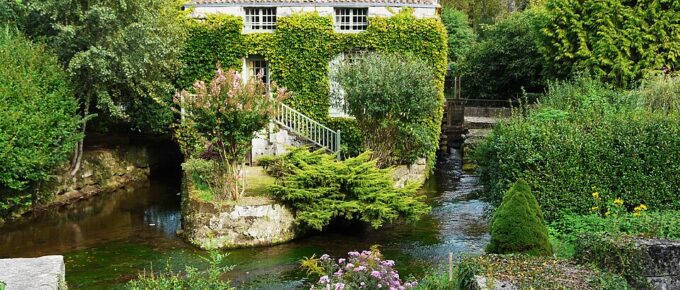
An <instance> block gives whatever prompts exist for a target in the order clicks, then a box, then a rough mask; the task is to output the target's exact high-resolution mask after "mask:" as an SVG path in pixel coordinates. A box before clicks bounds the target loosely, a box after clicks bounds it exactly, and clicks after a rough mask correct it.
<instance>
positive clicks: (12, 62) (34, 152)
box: [0, 28, 82, 217]
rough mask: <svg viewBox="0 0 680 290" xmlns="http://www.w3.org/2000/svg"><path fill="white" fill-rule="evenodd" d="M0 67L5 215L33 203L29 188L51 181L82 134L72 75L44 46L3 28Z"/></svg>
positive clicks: (0, 174)
mask: <svg viewBox="0 0 680 290" xmlns="http://www.w3.org/2000/svg"><path fill="white" fill-rule="evenodd" d="M0 63H2V65H0V217H2V216H4V215H6V214H8V213H11V212H13V211H15V210H17V209H18V208H20V207H21V206H22V205H25V204H28V203H30V201H31V199H30V194H26V193H25V192H23V191H24V190H25V189H26V187H27V186H29V185H31V184H32V183H36V182H41V181H45V180H47V179H48V177H49V175H50V174H51V173H52V172H53V170H54V168H55V167H57V166H59V165H61V164H62V162H64V161H66V160H67V159H68V155H69V153H70V152H72V150H73V148H74V147H75V144H76V142H77V141H78V140H80V139H81V138H82V135H81V134H80V133H79V131H78V127H79V126H80V118H79V116H78V114H77V109H78V103H77V102H76V100H75V99H74V97H73V91H72V90H71V87H70V85H69V82H68V76H67V74H66V73H65V72H64V70H63V69H62V68H61V66H60V65H59V63H58V62H57V58H56V57H55V56H54V55H53V54H51V53H49V52H48V51H46V48H45V47H44V46H42V45H37V44H34V43H32V42H31V41H30V40H28V39H26V38H25V37H23V36H21V35H18V34H17V33H16V32H15V31H14V29H6V28H0ZM32 201H33V202H35V201H36V197H35V196H34V197H33V199H32Z"/></svg>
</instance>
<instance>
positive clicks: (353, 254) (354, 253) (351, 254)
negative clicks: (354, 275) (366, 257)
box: [347, 251, 359, 257]
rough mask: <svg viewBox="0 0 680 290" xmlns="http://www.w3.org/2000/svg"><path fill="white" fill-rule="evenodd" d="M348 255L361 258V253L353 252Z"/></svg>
mask: <svg viewBox="0 0 680 290" xmlns="http://www.w3.org/2000/svg"><path fill="white" fill-rule="evenodd" d="M347 255H349V256H350V257H356V256H359V252H357V251H352V252H349V253H347Z"/></svg>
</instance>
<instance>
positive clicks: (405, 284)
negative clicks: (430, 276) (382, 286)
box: [404, 282, 413, 288]
mask: <svg viewBox="0 0 680 290" xmlns="http://www.w3.org/2000/svg"><path fill="white" fill-rule="evenodd" d="M404 286H406V287H407V288H410V287H413V285H411V282H406V283H404Z"/></svg>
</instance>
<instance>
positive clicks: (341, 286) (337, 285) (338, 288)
mask: <svg viewBox="0 0 680 290" xmlns="http://www.w3.org/2000/svg"><path fill="white" fill-rule="evenodd" d="M343 289H345V284H343V283H335V290H343Z"/></svg>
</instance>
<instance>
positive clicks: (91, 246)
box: [0, 154, 489, 289]
mask: <svg viewBox="0 0 680 290" xmlns="http://www.w3.org/2000/svg"><path fill="white" fill-rule="evenodd" d="M461 168H462V164H461V158H460V156H459V155H457V154H452V155H450V156H449V157H448V158H445V159H444V160H442V161H440V162H439V164H438V165H437V169H436V171H435V173H434V174H433V175H432V176H431V178H430V179H429V180H428V181H427V182H426V184H425V186H424V187H423V189H422V191H423V193H424V194H426V195H427V197H428V200H429V203H430V204H431V205H432V211H431V212H430V214H429V215H428V216H425V217H424V218H422V219H421V220H420V221H418V222H416V223H405V222H397V223H394V224H391V225H388V226H385V227H383V228H381V229H379V230H372V229H370V228H360V229H357V228H352V229H336V230H332V231H329V232H324V233H323V234H317V235H313V236H308V237H304V238H301V239H298V240H295V241H293V242H290V243H286V244H282V245H277V246H271V247H261V248H251V249H237V250H230V251H229V253H230V255H229V261H230V262H231V263H232V264H234V265H236V267H235V268H234V270H233V271H232V272H230V273H229V275H228V276H229V277H228V278H230V279H231V280H232V281H234V283H235V284H236V285H237V286H241V287H240V288H245V289H296V288H302V287H303V286H304V285H305V283H306V279H305V275H304V273H303V272H302V271H300V270H299V268H298V265H299V261H300V259H302V258H303V257H310V256H312V255H314V254H316V255H317V256H319V255H321V254H323V253H327V254H330V255H331V256H335V257H339V256H344V255H345V254H346V253H347V252H348V251H352V250H363V249H368V248H369V247H370V246H371V245H374V244H379V245H380V246H381V250H382V253H383V255H384V256H385V257H386V258H388V259H392V260H395V261H396V264H397V269H398V270H399V271H400V274H401V276H402V277H408V276H409V275H413V276H415V277H418V276H420V275H422V274H423V273H424V272H426V271H428V270H429V269H432V268H436V267H440V266H441V265H443V264H445V263H446V262H447V259H448V253H449V252H453V253H455V254H456V255H457V256H460V255H465V254H472V253H478V252H480V251H481V250H482V248H483V246H484V245H485V244H486V243H487V242H488V240H489V235H488V233H487V232H488V230H487V225H486V222H485V218H484V217H485V209H486V207H487V204H486V203H484V202H482V201H480V200H478V199H476V197H475V196H476V193H477V192H478V191H479V190H480V187H479V185H478V182H477V177H476V176H474V175H471V174H469V173H465V172H463V171H462V169H461ZM175 180H177V178H166V179H163V178H160V179H159V178H156V179H153V180H151V181H149V182H147V183H143V184H138V185H136V186H134V187H131V189H129V190H121V191H118V192H115V193H113V194H106V195H102V196H98V197H95V198H92V199H89V200H85V201H81V202H78V203H75V204H72V205H69V206H65V207H62V208H57V209H52V210H49V211H47V212H45V213H42V214H40V215H39V216H37V217H35V218H33V219H26V220H22V221H19V222H14V223H8V224H6V225H5V226H3V227H2V228H0V258H14V257H38V256H43V255H55V254H59V255H64V257H65V261H66V281H67V283H68V286H69V288H70V289H116V288H121V286H122V285H124V283H125V282H126V281H128V280H130V279H132V278H134V277H136V276H137V273H139V271H142V270H144V269H146V270H150V269H153V270H154V271H155V270H159V269H166V268H170V269H173V270H180V269H183V267H184V265H191V266H195V267H198V268H202V267H205V263H204V261H203V260H202V259H201V257H202V256H205V255H206V253H205V252H203V251H200V250H197V249H195V248H193V247H192V246H190V245H188V244H186V243H184V242H183V241H182V240H181V239H180V238H178V237H177V236H176V234H175V232H176V231H177V229H179V228H180V226H181V215H180V201H179V200H180V199H179V196H178V192H179V184H177V182H176V181H175Z"/></svg>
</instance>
